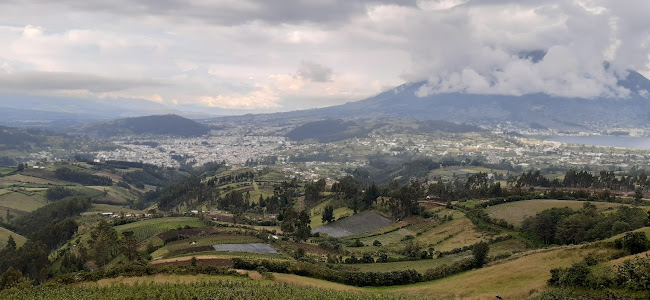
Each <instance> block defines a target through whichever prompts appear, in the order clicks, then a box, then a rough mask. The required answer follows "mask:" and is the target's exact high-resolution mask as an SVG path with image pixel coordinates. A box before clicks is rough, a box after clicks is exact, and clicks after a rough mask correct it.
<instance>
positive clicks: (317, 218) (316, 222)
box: [310, 199, 354, 228]
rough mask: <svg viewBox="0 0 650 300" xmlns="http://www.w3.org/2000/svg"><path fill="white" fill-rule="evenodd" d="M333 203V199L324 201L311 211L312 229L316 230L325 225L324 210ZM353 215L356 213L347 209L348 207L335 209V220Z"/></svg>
mask: <svg viewBox="0 0 650 300" xmlns="http://www.w3.org/2000/svg"><path fill="white" fill-rule="evenodd" d="M331 201H332V200H331V199H330V200H326V201H323V202H321V203H319V204H318V205H316V206H315V207H314V208H312V209H311V212H310V214H311V223H310V226H311V228H316V227H318V226H322V225H324V224H323V219H322V213H323V210H324V209H325V206H327V205H328V204H330V202H331ZM353 214H354V211H353V210H352V209H350V208H349V207H347V206H342V207H339V208H335V209H334V220H337V219H338V218H340V217H342V216H346V215H347V216H351V215H353Z"/></svg>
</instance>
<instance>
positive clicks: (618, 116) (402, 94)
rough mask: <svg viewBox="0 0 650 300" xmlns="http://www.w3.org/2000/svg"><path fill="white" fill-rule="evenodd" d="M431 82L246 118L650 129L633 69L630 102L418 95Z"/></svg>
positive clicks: (649, 112)
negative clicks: (331, 104)
mask: <svg viewBox="0 0 650 300" xmlns="http://www.w3.org/2000/svg"><path fill="white" fill-rule="evenodd" d="M426 84H427V83H425V82H419V83H407V84H404V85H401V86H399V87H396V88H394V89H391V90H388V91H386V92H383V93H381V94H378V95H376V96H374V97H370V98H367V99H365V100H361V101H357V102H349V103H346V104H343V105H338V106H332V107H326V108H321V109H311V110H302V111H294V112H288V113H277V114H267V115H258V116H246V118H263V119H284V118H293V119H299V118H305V119H312V120H314V119H324V118H342V119H366V118H413V119H420V120H446V121H453V122H458V123H469V124H476V125H486V126H488V127H490V126H493V125H495V124H499V123H501V124H503V123H506V122H512V123H518V124H520V125H523V126H530V127H531V128H551V129H557V130H591V131H599V130H602V129H603V128H604V127H605V126H607V127H626V128H632V127H640V128H646V127H648V126H649V125H650V93H649V91H650V80H648V79H647V78H645V77H643V76H642V75H641V74H639V73H637V72H634V71H631V72H630V73H629V75H628V76H627V78H626V79H625V80H621V81H619V82H618V86H620V87H625V88H627V89H629V90H630V94H629V96H628V97H627V98H616V99H615V98H594V99H584V98H565V97H554V96H549V95H547V94H542V93H538V94H531V95H523V96H506V95H485V94H482V95H481V94H467V93H447V94H436V95H427V96H424V97H419V96H418V94H419V91H420V89H422V88H423V87H425V85H426Z"/></svg>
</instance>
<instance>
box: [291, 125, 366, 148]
mask: <svg viewBox="0 0 650 300" xmlns="http://www.w3.org/2000/svg"><path fill="white" fill-rule="evenodd" d="M371 130H372V129H371V128H367V127H364V126H362V125H361V124H359V123H357V122H354V121H343V120H322V121H315V122H308V123H305V124H303V125H300V126H298V127H296V128H294V129H293V130H291V131H290V132H289V133H287V135H286V136H287V137H288V138H289V139H291V140H293V141H304V140H309V139H313V140H316V141H318V142H320V143H327V142H335V141H340V140H344V139H348V138H352V137H360V136H364V135H366V134H368V132H370V131H371Z"/></svg>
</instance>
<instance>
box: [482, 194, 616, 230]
mask: <svg viewBox="0 0 650 300" xmlns="http://www.w3.org/2000/svg"><path fill="white" fill-rule="evenodd" d="M585 203H586V201H575V200H524V201H517V202H510V203H504V204H499V205H494V206H491V207H488V208H487V209H486V212H487V213H488V214H489V215H490V217H491V218H496V219H504V220H506V221H508V223H510V224H513V225H515V227H521V224H522V223H523V221H524V219H525V218H526V217H532V216H535V214H537V213H539V212H541V211H544V210H547V209H551V208H554V207H568V208H571V209H580V208H582V207H583V205H584V204H585ZM591 203H592V204H593V205H596V207H597V208H598V211H601V212H602V211H605V210H608V209H615V208H616V207H618V206H620V205H621V204H618V203H609V202H591Z"/></svg>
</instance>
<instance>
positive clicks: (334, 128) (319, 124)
mask: <svg viewBox="0 0 650 300" xmlns="http://www.w3.org/2000/svg"><path fill="white" fill-rule="evenodd" d="M416 123H417V128H413V127H412V126H408V125H407V126H405V125H402V124H396V123H395V122H392V121H391V120H384V121H376V120H372V121H371V120H355V121H352V120H347V121H346V120H341V119H337V120H333V119H327V120H321V121H314V122H307V123H305V124H302V125H300V126H298V127H296V128H294V129H293V130H291V131H289V132H288V133H287V134H286V137H287V138H289V139H291V140H293V141H304V140H316V141H318V142H320V143H328V142H335V141H340V140H344V139H349V138H353V137H365V136H366V135H367V134H368V133H370V132H371V131H373V130H375V129H380V128H389V129H390V131H391V132H396V133H397V132H402V133H430V132H433V131H442V132H449V133H466V132H478V131H483V129H481V128H480V127H477V126H472V125H467V124H456V123H453V122H448V121H441V120H426V121H418V122H416ZM409 125H410V124H409Z"/></svg>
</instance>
